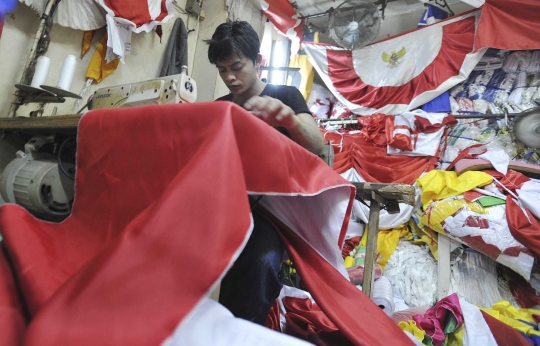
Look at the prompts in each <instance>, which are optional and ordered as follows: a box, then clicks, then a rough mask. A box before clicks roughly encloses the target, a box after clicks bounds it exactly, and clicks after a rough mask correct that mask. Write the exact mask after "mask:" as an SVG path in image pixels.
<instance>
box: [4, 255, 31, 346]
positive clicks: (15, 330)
mask: <svg viewBox="0 0 540 346" xmlns="http://www.w3.org/2000/svg"><path fill="white" fill-rule="evenodd" d="M0 328H1V332H0V345H6V346H8V345H9V346H15V345H21V344H22V341H23V337H24V331H25V329H26V320H25V318H24V313H23V309H22V306H21V302H20V300H19V294H18V292H17V288H16V285H15V281H14V280H13V275H12V273H11V269H10V267H9V264H8V263H7V261H6V258H5V256H4V251H3V249H1V248H0Z"/></svg>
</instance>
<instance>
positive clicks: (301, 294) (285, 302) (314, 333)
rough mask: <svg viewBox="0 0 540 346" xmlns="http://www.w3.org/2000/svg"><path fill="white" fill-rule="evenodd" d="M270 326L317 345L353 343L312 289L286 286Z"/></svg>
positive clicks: (269, 323) (345, 345) (272, 313)
mask: <svg viewBox="0 0 540 346" xmlns="http://www.w3.org/2000/svg"><path fill="white" fill-rule="evenodd" d="M377 281H379V280H377ZM377 281H375V283H377ZM358 288H360V287H358ZM374 294H375V292H374ZM267 326H268V327H269V328H271V329H274V330H277V331H281V332H283V333H285V334H288V335H292V336H294V337H297V338H299V339H303V340H307V341H309V342H311V343H313V344H316V345H344V346H347V345H353V344H352V343H351V342H350V341H349V340H348V339H347V338H346V336H345V335H344V334H343V333H342V332H341V331H340V330H339V328H338V327H336V326H335V324H334V323H333V322H332V321H331V320H330V319H329V318H328V317H327V316H326V315H325V314H324V312H323V311H322V310H321V309H320V307H319V306H318V305H317V303H316V302H315V300H313V298H312V297H311V295H310V294H309V293H308V292H306V291H303V290H300V289H297V288H293V287H288V286H284V287H283V289H282V290H281V293H280V295H279V298H278V299H277V302H276V304H275V305H274V306H273V307H272V308H271V310H270V314H269V317H268V320H267ZM404 332H405V334H406V335H407V337H409V339H410V340H411V341H413V343H415V344H416V345H420V343H419V342H417V341H416V339H415V337H414V336H413V335H412V334H411V333H409V332H408V331H404Z"/></svg>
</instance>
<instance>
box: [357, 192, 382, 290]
mask: <svg viewBox="0 0 540 346" xmlns="http://www.w3.org/2000/svg"><path fill="white" fill-rule="evenodd" d="M370 199H371V200H370V207H369V220H368V235H367V237H368V238H367V244H366V260H365V262H364V282H363V284H362V291H363V292H364V293H365V294H366V295H367V296H368V297H369V298H370V299H373V281H375V262H376V260H377V234H378V233H379V212H380V210H381V209H380V208H381V205H380V203H379V200H380V197H378V196H377V195H376V194H375V192H372V196H371V198H370Z"/></svg>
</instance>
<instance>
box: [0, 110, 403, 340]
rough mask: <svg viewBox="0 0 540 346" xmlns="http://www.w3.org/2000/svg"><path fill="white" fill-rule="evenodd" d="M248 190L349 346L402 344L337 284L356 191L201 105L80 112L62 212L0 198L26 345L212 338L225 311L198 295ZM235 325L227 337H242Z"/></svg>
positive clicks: (362, 300) (270, 137) (222, 257)
mask: <svg viewBox="0 0 540 346" xmlns="http://www.w3.org/2000/svg"><path fill="white" fill-rule="evenodd" d="M248 195H254V196H263V197H262V199H260V200H259V205H262V206H264V208H265V210H266V212H267V213H268V215H266V216H267V217H268V219H269V220H270V221H269V222H272V223H273V224H275V225H277V226H278V228H279V232H280V235H281V237H282V239H283V241H284V244H285V246H286V248H287V252H288V254H289V256H290V257H291V259H292V260H293V262H294V263H295V265H296V267H297V269H298V271H299V273H300V274H301V276H302V279H303V281H304V282H305V284H306V286H307V287H308V289H309V291H310V293H311V294H312V295H313V297H314V298H315V299H316V301H317V303H318V304H319V306H320V307H321V309H322V310H323V311H324V312H325V314H326V315H327V316H328V318H329V319H330V320H331V321H332V322H333V323H334V324H335V325H336V326H338V328H339V329H340V330H341V331H342V332H343V334H344V335H345V336H346V337H347V338H348V339H349V340H350V341H351V342H352V343H353V344H356V345H370V346H376V345H381V346H382V345H407V344H410V342H409V340H408V338H407V336H406V335H405V334H404V333H403V332H402V331H401V330H400V329H399V327H397V325H396V324H395V323H393V322H392V320H390V319H389V318H388V316H387V315H386V314H385V313H384V312H383V311H382V310H381V309H380V308H379V307H378V306H377V305H375V304H374V303H373V302H372V301H371V300H370V299H369V298H368V297H366V296H365V295H364V294H363V293H362V292H361V291H360V290H358V289H357V288H356V287H355V286H354V285H353V284H352V283H351V282H350V281H349V279H348V276H347V272H346V269H345V266H344V263H343V259H342V256H341V245H342V244H343V241H344V236H345V232H346V230H347V226H348V220H349V219H350V215H351V214H350V213H351V209H352V201H353V199H354V195H355V191H354V187H353V186H352V185H351V184H350V183H349V182H347V181H346V180H344V179H343V178H342V177H340V176H339V174H337V173H336V172H334V171H333V170H332V169H331V168H330V167H329V166H328V165H326V164H325V163H324V162H323V161H322V160H321V159H320V158H318V157H317V156H316V155H313V154H311V153H309V152H308V151H307V150H305V149H304V148H302V147H301V146H299V145H298V144H296V143H295V142H293V141H291V140H288V139H287V138H285V137H284V136H283V135H282V134H280V133H279V132H278V131H276V130H274V129H273V128H271V127H270V126H268V125H267V124H266V123H264V122H263V121H261V120H259V119H257V118H256V117H254V116H253V115H251V114H249V113H248V112H246V111H245V110H243V109H242V108H240V107H238V106H236V105H234V104H233V103H229V102H210V103H194V104H176V105H164V106H156V105H154V106H147V107H134V108H129V109H127V108H120V109H103V110H98V111H93V112H88V113H87V114H85V115H84V116H83V117H82V119H81V121H80V124H79V128H78V139H77V175H76V196H75V201H74V204H73V212H72V214H71V216H70V217H69V218H67V219H66V220H65V221H64V222H62V223H51V222H44V221H42V220H38V219H36V218H34V217H33V216H31V215H30V214H29V213H28V212H27V211H26V210H25V209H24V208H22V207H21V206H19V205H15V204H4V205H2V206H1V207H0V229H1V231H2V236H3V237H4V239H3V241H2V244H4V246H5V247H6V249H7V252H8V254H9V257H10V260H11V262H12V263H13V268H14V275H15V276H16V278H17V282H18V283H19V284H20V288H21V295H22V296H23V299H24V301H25V303H26V304H25V305H26V307H27V308H28V311H29V314H30V318H31V320H30V324H29V326H28V329H27V331H26V332H25V345H40V346H47V345H51V346H52V345H54V346H56V345H78V346H84V345H133V346H136V345H145V346H146V345H159V344H160V343H162V342H165V341H166V340H168V341H167V342H166V343H165V344H170V341H171V340H172V339H176V340H183V338H184V337H189V335H192V337H195V338H196V336H197V335H199V336H200V335H203V336H205V337H206V338H209V337H210V338H213V340H212V342H202V341H201V340H193V339H190V342H180V341H179V344H180V345H223V342H222V341H223V340H224V339H222V338H221V335H222V334H220V333H217V331H218V328H217V325H219V321H216V318H217V317H219V316H222V317H223V319H224V320H231V319H232V316H231V315H230V314H229V316H227V311H224V310H226V309H224V308H223V307H222V306H220V305H218V304H217V303H215V302H214V303H212V302H209V301H208V300H207V295H208V293H209V292H210V291H211V290H212V289H213V287H215V285H216V284H217V283H218V282H219V280H220V279H221V278H222V277H223V276H224V275H225V273H226V272H227V270H228V269H229V268H230V267H231V265H232V264H233V263H234V261H235V260H236V258H237V257H238V256H239V254H240V253H241V252H242V249H243V248H244V246H245V244H246V242H247V240H248V239H249V237H250V234H251V230H252V228H253V218H252V215H251V206H250V203H249V199H248ZM1 279H2V280H5V278H3V277H2V278H1ZM0 287H1V286H0ZM0 293H1V292H0ZM2 297H3V296H2V295H1V294H0V298H2ZM2 303H3V302H2V301H0V306H2ZM4 305H6V304H4ZM0 313H2V311H0ZM218 315H219V316H218ZM194 319H195V320H194ZM2 321H5V320H3V319H2V318H1V315H0V322H2ZM214 322H216V323H217V325H216V324H214ZM236 322H238V321H236ZM246 323H248V322H246V321H244V322H243V323H232V324H226V325H227V326H231V325H236V328H235V329H230V328H227V330H225V332H227V331H231V330H232V331H234V332H235V333H234V335H236V336H238V335H242V334H244V333H248V332H249V331H250V328H248V327H249V326H246V325H245V324H246ZM242 324H244V325H243V326H242ZM221 325H223V324H221ZM177 326H178V328H177ZM187 326H189V328H188V329H187V330H186V329H185V327H187ZM0 327H2V328H3V329H2V330H6V329H5V328H9V327H10V326H9V325H8V324H7V322H6V324H5V325H1V326H0ZM214 327H216V328H214ZM11 328H14V327H11ZM194 328H197V330H198V331H199V332H200V333H194V334H191V333H190V332H193V331H194ZM175 329H176V331H175ZM219 330H221V331H224V330H223V328H221V329H219ZM374 330H377V331H378V333H373V331H374ZM259 331H260V330H259ZM173 332H174V336H173ZM272 333H275V332H272ZM234 335H233V336H234ZM171 337H172V339H171ZM227 337H231V335H230V333H229V334H228V336H227ZM246 337H247V336H246ZM189 338H191V337H189ZM242 339H243V340H244V341H245V340H248V338H240V339H238V337H237V338H236V340H237V342H231V343H230V344H228V345H242V346H243V345H245V344H246V343H242V342H241V341H242ZM206 340H208V339H206ZM227 340H229V339H227ZM249 340H253V338H250V339H249ZM247 344H254V343H247ZM266 344H269V343H261V345H266ZM275 344H286V345H288V344H290V343H287V342H279V341H275V342H274V343H273V344H269V345H275Z"/></svg>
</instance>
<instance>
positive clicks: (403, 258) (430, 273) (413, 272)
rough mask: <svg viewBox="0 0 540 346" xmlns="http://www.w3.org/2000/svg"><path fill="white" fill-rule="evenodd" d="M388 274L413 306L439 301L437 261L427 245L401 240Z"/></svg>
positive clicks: (387, 270) (388, 267)
mask: <svg viewBox="0 0 540 346" xmlns="http://www.w3.org/2000/svg"><path fill="white" fill-rule="evenodd" d="M384 276H386V277H387V278H388V279H389V280H390V282H391V283H392V288H393V291H394V294H395V295H398V296H400V297H402V298H403V300H405V303H406V304H407V305H408V306H410V307H418V306H426V305H427V306H433V305H434V304H435V302H437V262H436V261H435V259H434V258H433V256H431V253H430V252H429V247H427V246H420V245H413V244H411V242H410V241H408V240H403V239H401V240H400V241H399V244H398V246H397V248H396V250H395V251H394V253H393V254H392V256H390V259H389V260H388V264H387V265H386V268H385V271H384Z"/></svg>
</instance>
